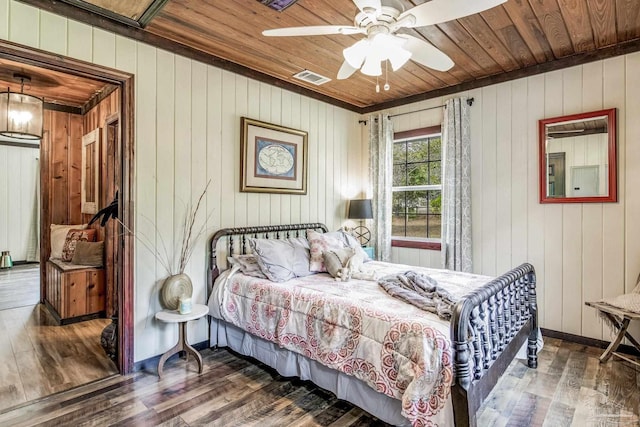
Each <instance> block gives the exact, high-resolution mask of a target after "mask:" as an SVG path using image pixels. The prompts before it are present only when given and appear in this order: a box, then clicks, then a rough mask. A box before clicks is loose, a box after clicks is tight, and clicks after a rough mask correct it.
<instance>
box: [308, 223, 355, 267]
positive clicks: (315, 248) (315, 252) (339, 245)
mask: <svg viewBox="0 0 640 427" xmlns="http://www.w3.org/2000/svg"><path fill="white" fill-rule="evenodd" d="M307 239H309V246H310V247H311V250H310V252H311V258H310V259H309V270H311V271H315V272H317V273H321V272H324V271H327V269H326V267H325V265H324V259H323V258H322V254H323V253H324V252H325V251H330V250H339V249H344V248H345V247H346V246H347V245H346V244H345V243H344V241H343V240H342V237H341V236H337V235H336V233H324V234H323V233H318V232H317V231H315V230H307Z"/></svg>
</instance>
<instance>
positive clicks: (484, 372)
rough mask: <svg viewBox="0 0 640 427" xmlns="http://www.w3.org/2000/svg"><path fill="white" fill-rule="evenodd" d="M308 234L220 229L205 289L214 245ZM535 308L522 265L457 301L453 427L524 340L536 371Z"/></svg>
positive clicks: (470, 421) (464, 421) (470, 416)
mask: <svg viewBox="0 0 640 427" xmlns="http://www.w3.org/2000/svg"><path fill="white" fill-rule="evenodd" d="M307 229H316V230H321V231H323V232H326V231H327V227H326V226H325V225H324V224H321V223H309V224H290V225H269V226H258V227H239V228H223V229H221V230H218V231H217V232H216V233H215V234H214V236H213V238H212V239H211V242H210V263H209V274H208V278H209V283H208V284H209V289H211V286H212V285H213V283H214V280H215V279H216V277H218V275H219V274H220V273H221V272H220V270H219V267H218V257H219V256H220V254H219V242H220V241H221V240H225V239H226V243H225V245H224V247H225V248H226V254H234V253H246V252H247V248H248V242H247V239H248V238H249V237H255V238H258V237H260V238H274V239H281V238H288V237H299V236H306V230H307ZM537 313H538V309H537V302H536V276H535V270H534V268H533V266H532V265H531V264H526V263H525V264H522V265H520V266H519V267H516V268H514V269H513V270H511V271H509V272H507V273H505V274H503V275H501V276H498V277H496V278H495V279H493V280H492V281H490V282H489V283H487V284H485V285H484V286H482V287H480V288H477V289H475V290H474V291H472V292H471V293H470V294H469V295H467V296H466V297H464V298H463V299H462V300H461V301H459V302H458V303H457V304H456V306H455V309H454V313H453V317H452V319H451V343H452V349H453V362H454V384H453V386H452V390H451V396H452V400H453V409H454V418H455V424H456V426H457V427H462V426H472V427H475V426H476V425H477V420H476V413H477V411H478V408H479V407H480V405H481V404H482V402H483V401H484V399H485V398H486V397H487V395H488V394H489V393H490V392H491V390H492V389H493V387H494V386H495V385H496V383H497V382H498V379H499V378H500V376H501V375H502V374H503V373H504V371H505V370H506V369H507V367H508V366H509V364H510V363H511V361H512V360H513V359H514V358H515V356H516V354H517V352H518V350H519V349H520V347H521V346H522V345H523V344H524V342H525V340H527V362H528V366H529V367H530V368H534V369H535V368H536V367H537V365H538V359H537V338H538V317H537V316H538V314H537Z"/></svg>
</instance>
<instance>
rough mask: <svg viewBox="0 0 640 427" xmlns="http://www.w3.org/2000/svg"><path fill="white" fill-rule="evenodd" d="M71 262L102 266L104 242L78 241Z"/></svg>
mask: <svg viewBox="0 0 640 427" xmlns="http://www.w3.org/2000/svg"><path fill="white" fill-rule="evenodd" d="M71 263H72V264H78V265H90V266H91V267H102V266H103V264H104V242H84V241H78V243H77V244H76V250H75V252H74V254H73V258H72V259H71Z"/></svg>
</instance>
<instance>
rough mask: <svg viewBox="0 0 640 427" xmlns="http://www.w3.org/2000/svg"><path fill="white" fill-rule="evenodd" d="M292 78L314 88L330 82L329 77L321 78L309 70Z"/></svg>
mask: <svg viewBox="0 0 640 427" xmlns="http://www.w3.org/2000/svg"><path fill="white" fill-rule="evenodd" d="M293 77H295V78H296V79H300V80H302V81H305V82H307V83H311V84H314V85H316V86H320V85H321V84H323V83H326V82H329V81H331V79H330V78H329V77H325V76H321V75H320V74H317V73H314V72H313V71H309V70H304V71H300V72H299V73H298V74H294V75H293Z"/></svg>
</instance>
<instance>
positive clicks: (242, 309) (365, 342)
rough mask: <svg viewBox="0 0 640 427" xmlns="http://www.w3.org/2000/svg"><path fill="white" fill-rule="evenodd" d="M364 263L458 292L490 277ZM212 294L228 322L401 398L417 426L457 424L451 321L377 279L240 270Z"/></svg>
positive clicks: (382, 271)
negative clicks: (284, 277) (274, 275)
mask: <svg viewBox="0 0 640 427" xmlns="http://www.w3.org/2000/svg"><path fill="white" fill-rule="evenodd" d="M366 266H367V268H368V269H369V270H370V271H375V275H376V277H381V276H383V275H387V274H392V273H400V272H404V271H407V270H417V271H421V272H423V273H425V274H429V275H431V277H433V278H434V279H436V280H437V281H438V283H439V284H440V285H441V286H444V287H445V288H446V289H447V290H448V291H449V292H451V293H452V294H454V295H455V296H458V297H459V296H462V295H464V294H466V293H468V292H469V291H470V290H471V289H473V288H475V287H477V286H480V285H482V284H484V283H486V282H487V281H489V280H490V278H489V277H485V276H475V275H470V274H464V273H455V272H450V271H445V270H431V269H420V268H416V267H409V266H403V265H398V264H388V263H382V262H371V263H367V264H366ZM214 294H217V295H218V297H217V298H218V299H217V304H218V306H219V307H218V308H219V313H220V316H221V317H222V318H223V320H225V321H227V322H229V323H232V324H234V325H236V326H238V327H240V328H242V329H244V330H246V331H247V332H250V333H252V334H254V335H256V336H258V337H260V338H263V339H266V340H269V341H272V342H274V343H277V344H278V345H280V346H281V347H284V348H286V349H288V350H291V351H294V352H297V353H300V354H302V355H304V356H306V357H308V358H310V359H314V360H316V361H318V362H320V363H322V364H324V365H325V366H327V367H330V368H332V369H336V370H339V371H341V372H344V373H346V374H349V375H353V376H354V377H357V378H358V379H360V380H362V381H364V382H365V383H367V384H368V385H369V386H370V387H372V388H373V389H375V390H377V391H379V392H381V393H384V394H386V395H387V396H390V397H392V398H395V399H399V400H401V401H402V408H403V412H402V413H403V415H404V416H405V417H406V418H407V419H409V420H410V421H411V423H412V424H413V425H414V426H438V425H440V426H445V425H451V424H452V418H451V417H452V409H451V408H452V405H451V399H450V391H451V384H452V381H453V367H452V350H451V343H450V337H449V333H450V332H449V322H446V321H443V320H441V319H439V318H438V317H437V316H436V315H433V314H431V313H427V312H425V311H422V310H420V309H418V308H416V307H414V306H412V305H410V304H407V303H404V302H402V301H400V300H397V299H394V298H392V297H390V296H389V295H388V294H387V293H386V292H384V291H383V290H382V289H381V288H380V287H379V286H378V284H377V283H376V282H375V281H367V280H351V281H349V282H338V281H335V280H334V279H333V278H331V276H329V275H328V274H324V273H323V274H314V275H311V276H307V277H302V278H297V279H293V280H290V281H288V282H284V283H274V282H270V281H269V280H265V279H259V278H255V277H250V276H246V275H243V274H240V273H236V274H232V275H229V276H228V278H227V279H226V280H225V281H222V282H219V283H218V284H217V285H216V288H215V289H214ZM216 311H217V310H216Z"/></svg>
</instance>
